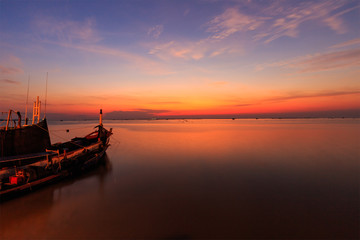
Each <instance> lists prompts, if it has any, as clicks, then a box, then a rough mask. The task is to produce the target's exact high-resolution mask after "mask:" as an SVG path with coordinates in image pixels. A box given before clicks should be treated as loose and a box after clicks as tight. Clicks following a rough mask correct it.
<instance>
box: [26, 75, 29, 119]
mask: <svg viewBox="0 0 360 240" xmlns="http://www.w3.org/2000/svg"><path fill="white" fill-rule="evenodd" d="M29 86H30V75H29V77H28V86H27V94H26V107H25V125H27V123H28V118H27V110H28V103H29Z"/></svg>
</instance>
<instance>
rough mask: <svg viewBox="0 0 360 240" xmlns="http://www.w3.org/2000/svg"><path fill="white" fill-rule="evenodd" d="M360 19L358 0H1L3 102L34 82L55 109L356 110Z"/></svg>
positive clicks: (135, 112)
mask: <svg viewBox="0 0 360 240" xmlns="http://www.w3.org/2000/svg"><path fill="white" fill-rule="evenodd" d="M359 26H360V1H358V0H354V1H352V0H345V1H344V0H335V1H331V0H328V1H321V0H316V1H291V0H288V1H267V0H266V1H265V0H264V1H262V0H259V1H252V0H240V1H235V0H233V1H232V0H228V1H216V0H199V1H195V0H181V1H180V0H172V1H160V0H144V1H137V0H128V1H121V0H118V1H117V0H103V1H95V0H94V1H90V0H78V1H65V0H64V1H39V0H35V1H19V0H11V1H10V0H0V109H1V111H8V109H10V108H11V109H13V110H18V111H21V112H24V111H25V108H26V102H27V89H28V82H29V83H30V84H29V97H28V99H29V100H28V102H29V104H28V106H29V109H31V108H32V102H33V101H34V100H35V98H36V96H40V99H41V101H42V110H44V109H45V104H44V103H45V99H46V112H47V115H49V116H53V117H54V118H61V116H62V115H64V114H68V115H72V116H76V115H77V116H91V115H93V114H97V113H98V111H99V109H100V108H102V109H103V111H104V113H105V116H108V117H111V118H125V117H129V118H131V117H134V118H141V117H154V116H155V117H168V116H175V117H176V116H234V117H237V116H245V115H247V114H248V115H256V114H260V115H261V114H270V115H271V114H275V113H281V114H283V116H286V114H288V115H289V116H290V115H291V114H294V113H321V112H323V113H324V114H325V115H324V116H326V117H327V115H326V114H329V113H335V112H340V113H341V114H343V113H347V114H348V115H349V116H350V115H353V114H355V115H356V114H357V115H360V114H359V113H360V78H359V76H360V68H359V66H360V27H359ZM47 74H48V77H47ZM46 79H48V80H46ZM46 82H47V84H46ZM46 89H47V91H46ZM29 111H30V112H31V111H32V110H29ZM106 114H107V115H106ZM319 116H322V115H321V114H320V115H319ZM2 117H3V116H2ZM0 118H1V117H0Z"/></svg>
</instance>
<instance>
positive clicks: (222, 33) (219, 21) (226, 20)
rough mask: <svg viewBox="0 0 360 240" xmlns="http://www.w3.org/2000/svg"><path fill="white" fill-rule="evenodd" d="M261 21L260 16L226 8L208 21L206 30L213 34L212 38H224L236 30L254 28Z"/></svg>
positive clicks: (260, 23)
mask: <svg viewBox="0 0 360 240" xmlns="http://www.w3.org/2000/svg"><path fill="white" fill-rule="evenodd" d="M263 23H264V19H262V18H257V17H252V16H248V15H245V14H242V13H240V12H239V10H238V9H237V8H228V9H226V10H225V12H224V13H222V14H220V15H219V16H216V17H214V18H213V19H212V20H211V21H210V22H209V23H208V25H209V27H208V29H207V32H210V33H212V34H213V35H212V36H211V38H213V39H225V38H227V37H229V36H230V35H232V34H234V33H237V32H241V31H249V30H255V29H257V28H258V27H259V26H260V25H262V24H263Z"/></svg>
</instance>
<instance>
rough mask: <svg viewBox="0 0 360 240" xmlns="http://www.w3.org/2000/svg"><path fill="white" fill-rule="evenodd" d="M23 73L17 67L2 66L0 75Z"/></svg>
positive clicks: (0, 66)
mask: <svg viewBox="0 0 360 240" xmlns="http://www.w3.org/2000/svg"><path fill="white" fill-rule="evenodd" d="M22 72H23V71H22V70H21V69H20V68H16V67H5V66H2V65H0V73H2V74H16V73H22Z"/></svg>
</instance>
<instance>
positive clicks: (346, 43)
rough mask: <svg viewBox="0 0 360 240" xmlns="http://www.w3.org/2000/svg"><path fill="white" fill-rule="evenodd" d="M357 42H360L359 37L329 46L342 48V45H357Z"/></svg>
mask: <svg viewBox="0 0 360 240" xmlns="http://www.w3.org/2000/svg"><path fill="white" fill-rule="evenodd" d="M358 44H360V38H356V39H352V40H350V41H346V42H342V43H338V44H335V45H333V46H331V47H330V48H343V47H349V46H353V45H358Z"/></svg>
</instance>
